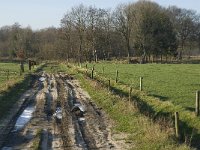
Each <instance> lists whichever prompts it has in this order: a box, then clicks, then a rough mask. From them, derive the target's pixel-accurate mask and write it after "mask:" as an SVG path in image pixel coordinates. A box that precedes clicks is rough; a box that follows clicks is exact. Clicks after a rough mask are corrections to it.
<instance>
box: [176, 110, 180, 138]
mask: <svg viewBox="0 0 200 150" xmlns="http://www.w3.org/2000/svg"><path fill="white" fill-rule="evenodd" d="M175 133H176V138H179V137H180V135H179V114H178V112H175Z"/></svg>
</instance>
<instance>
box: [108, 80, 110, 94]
mask: <svg viewBox="0 0 200 150" xmlns="http://www.w3.org/2000/svg"><path fill="white" fill-rule="evenodd" d="M108 91H110V80H108Z"/></svg>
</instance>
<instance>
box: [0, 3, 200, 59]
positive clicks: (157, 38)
mask: <svg viewBox="0 0 200 150" xmlns="http://www.w3.org/2000/svg"><path fill="white" fill-rule="evenodd" d="M197 52H200V17H199V14H197V13H196V12H195V11H193V10H187V9H181V8H177V7H176V6H171V7H169V8H164V7H161V6H160V5H158V4H157V3H155V2H151V1H138V2H136V3H129V4H121V5H119V6H118V7H117V8H116V9H115V10H113V11H111V10H110V9H99V8H96V7H92V6H90V7H86V6H84V5H79V6H77V7H73V8H72V9H71V10H70V11H68V12H67V13H66V14H65V15H64V17H63V18H62V19H61V27H60V28H53V27H52V28H47V29H42V30H39V31H32V30H31V28H30V27H27V28H21V27H20V25H19V24H17V23H16V24H14V25H12V26H4V27H2V28H1V29H0V55H1V57H8V56H9V57H10V58H14V57H17V56H18V55H19V54H22V53H23V54H24V55H25V56H26V57H28V58H29V57H35V58H40V59H65V60H66V59H73V60H76V61H78V62H83V61H85V60H87V61H92V60H95V61H97V60H98V59H110V58H112V57H115V58H122V57H126V58H128V60H131V58H133V57H136V56H137V57H139V58H140V61H141V62H145V61H147V60H150V59H151V60H153V61H154V60H155V59H157V58H160V59H161V60H162V58H163V56H165V58H168V57H171V58H172V57H173V58H177V59H181V58H182V55H183V54H188V55H192V54H197Z"/></svg>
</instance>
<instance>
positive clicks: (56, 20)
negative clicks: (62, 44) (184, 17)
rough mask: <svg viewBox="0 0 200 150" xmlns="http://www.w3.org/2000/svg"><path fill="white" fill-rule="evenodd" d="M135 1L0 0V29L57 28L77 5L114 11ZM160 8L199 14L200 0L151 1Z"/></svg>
mask: <svg viewBox="0 0 200 150" xmlns="http://www.w3.org/2000/svg"><path fill="white" fill-rule="evenodd" d="M136 1H137V0H0V27H2V26H5V25H12V24H14V23H15V22H17V23H19V24H20V25H21V26H22V27H27V26H30V27H31V28H32V29H33V30H38V29H42V28H47V27H52V26H53V27H59V26H60V20H61V19H62V18H63V16H64V14H65V13H66V12H67V11H68V10H70V9H71V8H72V7H74V6H77V5H79V4H84V5H86V6H88V5H92V6H96V7H98V8H111V9H114V8H115V7H116V6H117V5H118V4H121V3H129V2H136ZM151 1H155V2H157V3H158V4H160V5H161V6H164V7H168V6H169V5H176V6H178V7H180V8H186V9H193V10H196V11H197V12H198V13H200V0H151Z"/></svg>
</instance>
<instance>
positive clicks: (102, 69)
mask: <svg viewBox="0 0 200 150" xmlns="http://www.w3.org/2000/svg"><path fill="white" fill-rule="evenodd" d="M102 73H103V75H104V66H103V68H102Z"/></svg>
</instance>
